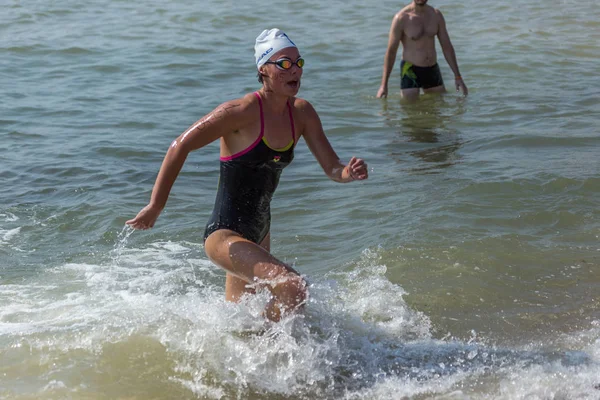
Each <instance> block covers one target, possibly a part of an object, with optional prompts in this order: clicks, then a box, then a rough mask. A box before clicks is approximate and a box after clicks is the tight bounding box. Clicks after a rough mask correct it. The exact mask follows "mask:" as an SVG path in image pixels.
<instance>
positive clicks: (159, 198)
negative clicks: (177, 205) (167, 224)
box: [126, 99, 245, 229]
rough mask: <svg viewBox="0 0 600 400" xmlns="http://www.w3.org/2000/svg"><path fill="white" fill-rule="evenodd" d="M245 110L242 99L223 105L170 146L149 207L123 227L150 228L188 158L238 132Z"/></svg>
mask: <svg viewBox="0 0 600 400" xmlns="http://www.w3.org/2000/svg"><path fill="white" fill-rule="evenodd" d="M244 109H245V107H244V106H243V102H242V99H239V100H232V101H229V102H226V103H223V104H221V105H220V106H219V107H217V108H215V109H214V111H212V112H211V113H209V114H207V115H206V116H204V117H203V118H201V119H199V120H198V121H196V123H194V124H193V125H192V126H190V127H189V128H188V129H186V130H185V131H184V132H183V133H182V134H181V135H179V137H178V138H177V139H175V140H174V141H173V142H172V143H171V146H169V150H168V151H167V154H166V155H165V158H164V160H163V162H162V165H161V167H160V170H159V171H158V176H157V177H156V182H155V183H154V188H153V189H152V196H151V197H150V203H148V205H147V206H146V207H144V208H143V209H142V210H141V211H140V212H139V213H138V214H137V216H136V217H135V218H133V219H130V220H129V221H127V222H126V224H128V225H130V226H131V227H132V228H135V229H148V228H152V227H153V226H154V223H155V222H156V219H157V218H158V216H159V215H160V213H161V211H162V210H163V208H164V207H165V205H166V204H167V199H168V197H169V193H170V192H171V188H172V187H173V184H174V183H175V180H176V179H177V176H178V175H179V171H181V168H182V167H183V164H184V163H185V160H186V158H187V156H188V154H189V153H190V152H191V151H193V150H197V149H199V148H201V147H204V146H206V145H207V144H209V143H212V142H214V141H215V140H217V139H219V138H220V137H221V136H223V135H225V134H227V133H229V132H233V131H235V130H237V129H239V128H240V124H242V123H243V120H244Z"/></svg>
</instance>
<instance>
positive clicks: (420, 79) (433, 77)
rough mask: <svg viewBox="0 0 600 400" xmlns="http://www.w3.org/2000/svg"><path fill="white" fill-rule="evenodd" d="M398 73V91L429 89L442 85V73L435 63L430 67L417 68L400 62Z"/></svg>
mask: <svg viewBox="0 0 600 400" xmlns="http://www.w3.org/2000/svg"><path fill="white" fill-rule="evenodd" d="M400 71H401V72H400V76H401V80H400V89H416V88H423V89H429V88H432V87H436V86H443V85H444V80H443V79H442V73H441V72H440V67H439V66H438V65H437V63H436V64H435V65H432V66H431V67H418V66H416V65H413V64H412V63H409V62H408V61H404V60H402V62H401V63H400Z"/></svg>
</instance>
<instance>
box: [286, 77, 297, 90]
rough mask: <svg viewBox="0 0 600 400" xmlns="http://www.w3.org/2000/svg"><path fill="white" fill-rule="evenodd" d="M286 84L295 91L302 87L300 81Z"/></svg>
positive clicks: (295, 80)
mask: <svg viewBox="0 0 600 400" xmlns="http://www.w3.org/2000/svg"><path fill="white" fill-rule="evenodd" d="M286 84H287V85H288V86H290V87H291V88H294V89H298V88H299V87H300V81H299V80H298V79H294V80H291V81H287V83H286Z"/></svg>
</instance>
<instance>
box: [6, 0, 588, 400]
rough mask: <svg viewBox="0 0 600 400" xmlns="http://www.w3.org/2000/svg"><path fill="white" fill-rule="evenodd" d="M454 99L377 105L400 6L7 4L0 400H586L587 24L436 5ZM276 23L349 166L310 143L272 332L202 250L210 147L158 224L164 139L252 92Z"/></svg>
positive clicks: (291, 212)
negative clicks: (283, 308)
mask: <svg viewBox="0 0 600 400" xmlns="http://www.w3.org/2000/svg"><path fill="white" fill-rule="evenodd" d="M429 4H431V5H433V6H435V7H438V8H440V10H441V11H442V12H443V13H444V16H445V18H446V23H447V26H448V30H449V33H450V37H451V39H452V42H453V44H454V47H455V49H456V54H457V58H458V62H459V66H460V69H461V74H462V76H463V77H464V80H465V82H466V84H467V85H468V87H469V90H470V94H469V96H468V97H467V98H464V97H462V96H461V95H460V94H457V93H456V92H455V90H454V87H453V79H452V78H453V77H452V73H451V71H450V69H449V67H448V64H447V63H446V61H445V60H444V58H443V55H442V53H441V51H440V49H439V45H438V57H439V63H440V67H441V70H442V73H443V76H444V78H445V81H446V86H447V88H448V89H449V93H448V94H446V95H444V96H424V97H422V98H421V99H420V101H418V102H417V103H414V104H404V103H403V102H401V100H400V95H399V92H400V87H399V81H400V78H399V69H398V64H396V66H395V68H394V71H393V72H392V78H391V81H390V88H389V89H390V95H389V98H388V99H386V100H381V99H377V98H375V94H376V93H377V89H378V87H379V82H380V80H381V70H382V63H383V56H384V53H385V49H386V45H387V36H388V31H389V26H390V23H391V20H392V17H393V15H394V13H396V12H397V11H398V10H399V9H400V8H401V7H402V6H403V4H402V3H398V2H393V1H388V0H384V1H377V2H375V1H372V2H364V1H358V0H345V1H339V0H329V1H326V2H324V1H313V0H298V1H294V2H262V1H261V2H259V1H255V0H246V1H230V0H222V1H212V2H211V1H204V0H199V1H182V0H173V1H168V2H151V1H149V0H140V1H135V2H129V1H123V0H92V1H87V2H81V1H74V0H64V1H60V2H54V1H18V0H0V5H1V6H2V12H1V13H0V183H1V190H0V398H1V399H19V400H20V399H127V400H132V399H267V400H271V399H272V400H275V399H276V400H280V399H281V400H283V399H311V400H314V399H349V400H355V399H365V400H372V399H404V398H411V399H600V128H599V126H600V123H599V121H600V73H599V72H600V69H599V67H598V65H599V62H600V23H599V22H598V21H600V8H599V7H598V4H597V1H595V0H594V1H592V0H581V1H574V0H548V1H544V2H513V1H508V0H499V1H493V2H491V1H489V2H488V1H485V2H482V1H474V0H466V1H460V2H457V1H449V0H443V1H442V0H440V1H434V0H432V1H430V2H429ZM271 27H279V28H281V29H283V30H284V31H286V32H287V33H288V34H289V36H290V37H291V38H292V40H294V41H295V42H296V44H297V45H298V46H299V48H300V51H301V54H302V55H303V56H304V57H305V59H306V66H305V71H304V76H303V80H302V88H301V90H300V93H299V96H300V97H303V98H305V99H307V100H309V101H310V102H311V103H312V104H313V105H314V107H315V108H316V109H317V111H318V112H319V114H320V117H321V119H322V122H323V125H324V128H325V131H326V133H327V135H328V138H329V140H330V141H331V143H332V145H333V147H334V148H335V150H336V152H337V153H338V155H339V156H340V157H341V159H343V160H348V159H349V158H350V157H352V156H358V157H362V158H364V159H365V160H366V161H367V163H368V165H369V171H370V178H369V179H368V180H367V181H364V182H356V183H352V184H348V185H340V184H337V183H335V182H333V181H330V180H328V179H327V177H326V176H325V174H324V173H323V171H322V170H321V169H320V167H319V166H318V164H317V162H316V161H315V159H314V157H313V156H312V154H311V153H310V152H309V150H308V149H307V146H306V144H305V143H304V142H303V141H300V143H299V145H298V146H297V149H296V159H295V160H294V162H293V163H292V165H291V166H290V167H288V168H287V169H286V170H285V171H284V174H283V176H282V180H281V184H280V186H279V189H278V192H277V193H276V195H275V198H274V200H273V204H272V212H273V224H272V252H273V254H274V255H275V256H276V257H278V258H280V259H281V260H283V261H286V262H288V263H290V264H292V265H294V266H295V268H296V269H298V270H299V271H301V272H302V273H303V274H305V275H306V276H307V278H308V280H309V281H310V282H311V291H310V294H311V297H310V300H309V303H308V305H307V307H306V311H305V313H304V314H301V315H297V316H294V317H290V318H288V319H285V320H284V321H282V322H280V323H278V324H274V325H265V323H264V321H263V320H262V319H261V317H260V312H261V310H262V307H263V306H264V304H265V303H266V301H267V300H268V296H267V295H266V294H265V293H261V294H259V295H257V296H255V297H253V298H251V299H247V300H246V301H244V302H242V303H240V304H230V303H226V302H225V300H224V289H223V284H224V273H223V271H222V270H220V269H219V268H217V267H216V266H214V265H213V264H212V263H211V262H210V261H209V260H208V259H207V257H206V255H205V253H204V249H203V244H202V234H203V230H204V225H205V223H206V220H207V218H208V216H209V214H210V212H211V210H212V207H213V204H214V196H215V188H216V184H217V179H218V167H219V160H218V144H217V143H213V144H210V145H209V146H207V147H205V148H203V149H200V150H198V151H196V152H194V153H192V154H191V155H190V156H189V158H188V160H187V162H186V165H185V166H184V169H183V171H182V172H181V174H180V176H179V178H178V180H177V182H176V184H175V186H174V188H173V190H172V194H171V196H170V199H169V202H168V204H167V207H166V209H165V211H164V212H163V214H162V215H161V217H160V218H159V220H158V222H157V224H156V226H155V227H154V229H153V230H150V231H143V232H142V231H135V232H134V231H133V230H131V229H129V228H127V227H126V226H125V221H126V220H127V219H130V218H132V217H133V216H135V215H136V213H137V212H138V211H139V210H140V209H141V208H142V207H143V206H144V205H145V204H146V203H147V201H148V200H149V197H150V191H151V189H152V185H153V183H154V179H155V177H156V173H157V172H158V169H159V167H160V164H161V161H162V158H163V157H164V154H165V152H166V150H167V148H168V146H169V144H170V142H171V141H172V140H173V139H174V138H175V137H177V136H178V135H179V134H180V133H181V132H182V131H184V130H185V129H186V128H187V127H188V126H189V125H191V124H192V123H194V122H195V121H196V120H198V119H199V118H201V117H202V116H203V115H205V114H207V113H209V112H210V111H211V110H212V109H214V108H215V107H216V106H217V105H219V104H220V103H222V102H224V101H227V100H230V99H233V98H236V97H240V96H242V95H244V94H245V93H248V92H251V91H254V90H257V89H258V88H259V87H260V86H259V84H258V83H257V81H256V71H255V67H254V61H253V44H254V38H255V37H256V36H257V35H258V34H259V33H260V32H261V31H262V30H263V29H266V28H271Z"/></svg>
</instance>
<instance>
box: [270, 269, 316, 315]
mask: <svg viewBox="0 0 600 400" xmlns="http://www.w3.org/2000/svg"><path fill="white" fill-rule="evenodd" d="M272 292H273V294H274V295H275V297H277V299H278V301H279V302H280V303H282V304H283V305H285V307H286V308H288V309H289V310H290V311H292V310H295V309H296V308H298V307H300V306H301V305H302V304H304V303H305V302H306V300H307V298H308V285H307V283H306V281H305V280H304V278H302V277H301V276H300V275H295V274H293V275H291V274H290V275H288V276H287V277H285V278H283V279H282V280H281V282H280V283H278V284H277V285H275V286H274V287H273V289H272Z"/></svg>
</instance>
